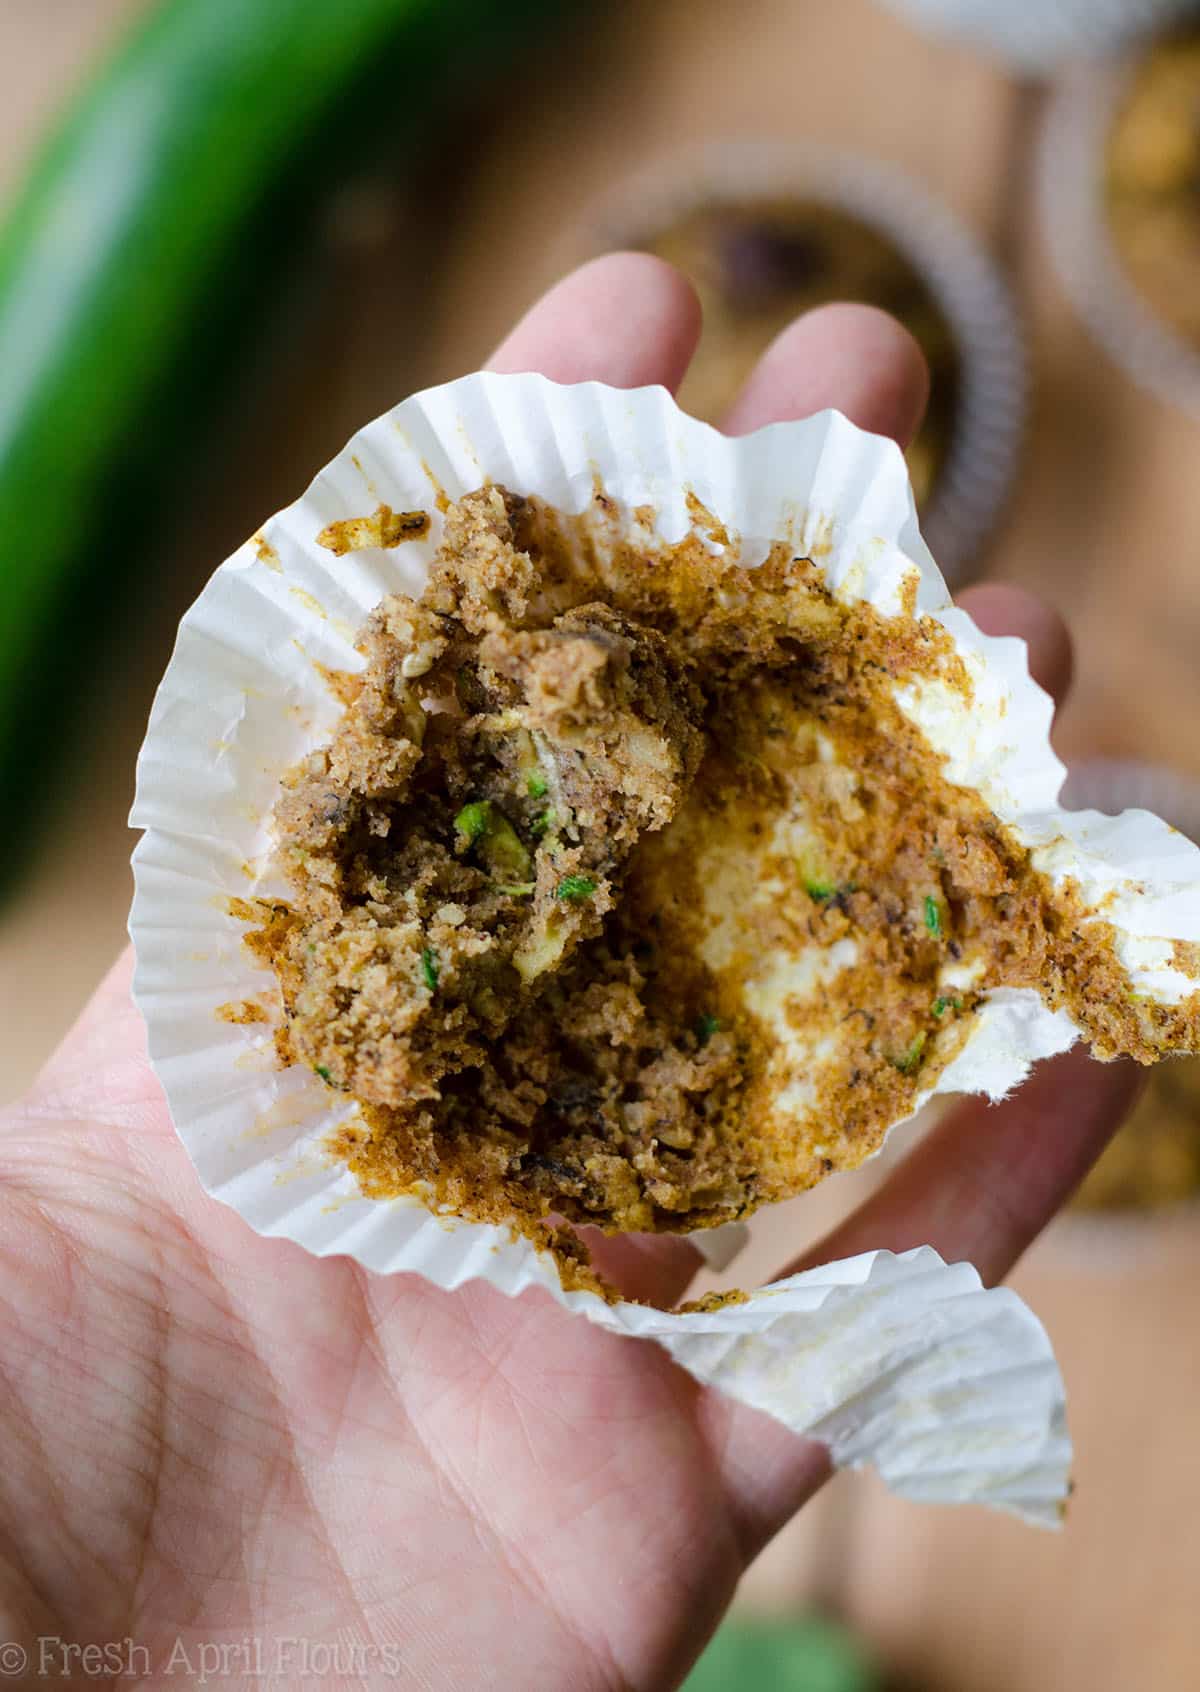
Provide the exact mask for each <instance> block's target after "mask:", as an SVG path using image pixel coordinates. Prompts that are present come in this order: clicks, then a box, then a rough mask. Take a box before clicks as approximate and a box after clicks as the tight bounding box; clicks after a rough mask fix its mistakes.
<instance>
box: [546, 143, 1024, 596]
mask: <svg viewBox="0 0 1200 1692" xmlns="http://www.w3.org/2000/svg"><path fill="white" fill-rule="evenodd" d="M614 247H641V248H644V249H646V250H647V251H651V252H655V253H657V254H658V255H659V257H661V258H665V259H667V260H669V261H670V262H671V263H673V264H675V265H677V266H678V267H679V268H681V269H682V270H684V271H685V272H686V273H687V274H688V275H689V276H690V277H691V279H692V281H693V282H694V283H695V285H696V287H697V289H698V291H699V293H700V296H701V300H702V303H703V305H704V313H705V322H704V328H703V332H702V335H701V340H700V346H699V349H698V351H697V353H696V356H695V358H694V359H693V362H692V366H691V369H690V371H689V373H688V376H687V377H686V378H685V380H684V383H683V386H682V389H681V392H680V403H681V405H682V406H683V407H684V409H685V410H688V411H692V412H694V413H695V414H696V415H697V416H700V417H703V418H704V419H705V420H706V421H707V422H711V423H719V422H720V418H721V413H722V412H724V411H725V410H726V409H727V407H728V405H729V404H730V403H731V401H732V399H733V397H734V396H735V395H736V393H737V391H738V390H739V389H740V387H741V385H742V382H743V381H744V380H745V379H746V377H748V376H749V374H750V370H751V368H752V366H753V364H754V363H755V362H756V361H757V359H758V357H759V356H760V355H761V353H762V352H763V351H764V350H765V348H766V346H767V344H768V342H769V341H770V340H771V339H773V337H774V335H775V334H776V333H777V332H778V331H779V330H780V329H781V328H783V327H784V326H785V324H786V323H787V322H789V321H790V320H791V319H792V318H793V317H794V316H796V315H797V314H798V313H799V312H801V311H805V310H809V309H811V308H812V307H814V306H817V305H821V304H826V303H829V302H830V301H833V300H839V301H840V300H854V301H861V302H863V303H866V304H870V305H875V306H878V307H879V308H880V309H882V310H885V311H889V312H891V313H892V315H893V316H895V317H898V318H899V319H900V321H901V322H902V323H904V324H905V326H906V327H907V328H908V329H909V330H910V332H911V333H912V334H913V335H914V336H915V337H916V339H917V340H918V342H919V343H920V345H921V348H922V351H923V352H924V354H925V358H926V362H927V363H928V364H929V366H930V371H931V378H932V385H931V392H930V404H929V406H928V408H927V411H926V415H925V418H924V420H923V422H922V425H921V427H920V429H919V430H918V433H917V436H916V438H915V440H914V441H913V443H912V445H911V446H910V448H909V451H908V463H909V474H910V476H911V478H912V480H913V483H914V486H915V488H916V491H917V499H918V503H919V506H920V508H921V525H922V530H923V532H924V534H925V537H926V539H927V541H928V544H929V546H930V548H931V550H932V551H933V553H934V556H935V557H936V558H937V560H938V564H939V566H940V568H941V570H942V572H943V574H944V575H945V576H946V578H947V580H948V581H950V582H951V583H957V582H959V581H964V580H967V579H968V578H969V577H970V575H971V574H972V573H973V571H974V570H975V569H976V568H977V565H978V555H979V552H980V550H981V548H982V546H983V544H984V543H985V541H986V540H987V538H988V536H989V534H990V532H991V530H992V529H993V528H994V527H995V525H996V523H997V521H998V519H999V518H1000V516H1001V513H1002V511H1003V508H1004V504H1005V501H1006V500H1007V498H1008V495H1009V493H1010V491H1011V489H1012V486H1013V482H1014V480H1015V477H1016V473H1017V469H1018V465H1019V462H1020V453H1021V444H1022V439H1023V435H1024V428H1025V414H1026V408H1027V388H1028V375H1027V359H1026V352H1025V341H1024V334H1023V330H1022V326H1021V322H1020V318H1019V314H1018V310H1017V306H1016V302H1015V300H1014V299H1013V296H1012V294H1011V291H1010V289H1009V287H1008V285H1007V283H1006V281H1005V279H1004V277H1003V276H1002V275H1001V273H1000V271H999V269H998V268H997V267H996V265H995V264H993V262H992V261H991V259H990V258H989V256H988V255H987V253H986V252H985V251H984V249H983V247H982V245H981V244H980V242H979V241H978V240H977V239H976V237H975V235H974V234H973V232H972V231H971V230H970V229H969V228H967V227H966V226H965V225H964V224H963V223H962V222H961V221H960V220H959V219H958V218H956V217H955V216H954V215H953V214H952V213H951V212H950V211H949V210H948V209H947V208H946V207H945V206H944V205H943V204H941V203H940V202H939V201H938V200H937V199H936V198H935V197H934V196H933V195H932V194H930V193H929V192H928V190H927V189H925V188H924V187H923V186H922V185H921V184H920V183H919V182H917V181H916V180H914V179H913V178H912V177H911V176H908V175H906V174H905V173H904V172H903V171H901V170H899V169H897V168H896V167H895V166H894V165H892V164H890V163H887V162H886V161H884V160H881V159H874V158H870V157H867V156H864V155H861V154H857V153H852V152H848V151H845V150H843V149H841V148H836V147H829V146H824V145H822V144H820V143H818V142H815V141H806V142H779V141H769V140H756V139H753V138H750V137H742V138H739V139H731V140H727V141H715V142H712V143H709V144H707V145H704V146H701V147H693V148H689V149H687V150H684V151H682V152H679V153H676V154H672V155H669V156H666V157H664V158H662V159H660V160H658V161H657V162H655V163H652V164H649V165H647V166H646V167H645V168H644V169H642V170H639V171H638V172H637V173H636V174H635V175H634V176H633V177H631V178H628V179H626V180H624V181H623V182H622V183H621V184H620V185H619V186H618V187H617V188H616V189H615V190H613V191H610V192H609V193H608V194H606V195H605V196H604V197H603V199H601V200H600V201H599V202H597V203H596V204H594V205H592V206H591V207H588V208H586V209H585V211H584V212H583V214H582V215H581V218H580V221H579V226H578V228H577V229H576V230H575V231H573V232H572V234H571V236H570V238H569V241H568V242H567V243H566V246H565V250H564V266H565V264H567V263H571V262H577V261H578V260H580V259H581V258H585V257H591V256H594V255H595V253H596V252H598V251H606V250H610V249H612V248H614Z"/></svg>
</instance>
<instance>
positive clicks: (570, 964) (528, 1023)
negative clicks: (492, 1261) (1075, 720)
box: [248, 486, 1200, 1231]
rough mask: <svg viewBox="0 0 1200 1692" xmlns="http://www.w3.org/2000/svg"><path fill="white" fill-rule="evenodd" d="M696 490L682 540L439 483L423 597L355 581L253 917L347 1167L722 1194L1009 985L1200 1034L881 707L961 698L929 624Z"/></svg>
mask: <svg viewBox="0 0 1200 1692" xmlns="http://www.w3.org/2000/svg"><path fill="white" fill-rule="evenodd" d="M693 518H694V523H693V529H692V532H691V533H690V534H689V535H688V536H687V537H686V538H685V540H683V541H682V542H680V543H678V544H676V545H674V546H669V545H665V544H663V543H661V542H660V541H657V540H656V539H655V538H654V536H653V530H652V525H651V523H650V522H649V521H648V520H647V519H646V518H645V514H642V517H641V519H640V520H639V518H638V514H633V517H632V519H631V518H630V515H629V514H619V513H617V511H616V510H615V508H614V507H613V506H612V505H611V503H610V502H609V501H608V500H607V499H606V497H605V496H604V494H603V493H602V492H597V494H596V498H595V500H594V502H593V504H592V506H591V508H590V509H589V510H588V511H587V512H585V513H584V514H583V515H582V516H581V517H566V516H564V515H562V514H560V513H558V512H556V511H554V510H553V509H552V508H550V507H548V506H547V505H545V504H544V503H542V502H540V501H538V500H534V499H524V498H520V497H518V496H515V495H513V494H511V493H508V492H507V491H506V490H504V489H503V488H500V487H495V486H490V487H485V488H483V489H480V490H479V491H477V492H475V493H471V494H468V495H466V496H465V497H464V498H462V499H461V500H459V501H458V502H457V503H454V504H448V507H447V510H446V512H445V524H444V531H443V538H442V541H441V545H440V548H439V551H438V555H437V558H436V561H435V564H434V567H433V570H432V573H431V576H430V578H429V581H428V585H427V587H426V588H425V591H424V592H423V593H422V595H421V597H420V599H419V600H414V599H412V598H409V597H407V596H404V595H400V594H396V595H392V596H390V597H388V598H386V599H385V600H384V601H383V602H382V603H381V604H380V605H379V606H378V607H377V609H376V610H375V612H374V613H373V615H372V616H371V618H370V620H369V621H368V623H367V625H366V627H365V628H364V630H363V631H362V634H361V637H360V642H359V647H360V650H361V652H362V654H363V657H364V659H365V661H366V662H365V668H364V669H363V670H362V671H361V672H360V673H358V674H355V675H353V676H345V677H342V678H340V680H339V687H340V689H341V691H342V697H343V698H344V701H345V711H344V715H343V717H342V720H341V722H340V725H339V727H338V729H337V731H336V733H335V734H334V736H333V738H332V740H331V741H330V743H329V744H328V745H327V746H325V747H323V748H321V749H320V750H318V751H316V752H314V753H313V754H312V755H311V756H310V757H309V758H308V759H307V760H306V761H305V762H304V764H303V765H301V766H300V767H299V768H298V769H296V770H294V771H293V772H291V774H290V775H289V776H288V778H287V779H286V781H285V783H284V788H283V791H282V793H281V796H280V799H279V802H278V805H277V808H276V817H275V821H276V830H277V835H278V841H279V850H280V855H281V859H282V863H283V865H284V869H285V873H286V875H287V878H288V882H289V884H290V895H291V896H290V898H289V900H288V901H287V902H286V903H279V904H277V905H275V906H273V907H270V908H269V909H267V908H265V907H264V910H265V911H266V917H265V920H263V921H262V922H261V923H260V925H259V926H258V927H256V929H255V931H254V932H253V933H252V934H251V935H250V936H249V937H248V938H249V943H250V944H251V945H252V947H253V948H254V949H255V951H256V952H257V953H258V954H259V955H260V956H262V957H264V958H265V959H266V960H267V961H269V963H270V964H271V966H272V968H273V969H274V971H275V973H276V975H277V977H278V981H279V986H280V989H281V994H282V1001H283V1007H284V1017H285V1020H284V1024H283V1027H282V1029H281V1034H280V1047H281V1051H282V1054H283V1056H284V1058H285V1060H286V1061H290V1062H296V1063H304V1064H307V1065H308V1066H309V1067H311V1068H312V1069H313V1070H315V1072H316V1073H317V1074H318V1075H319V1076H320V1077H321V1078H322V1080H323V1081H324V1082H326V1083H327V1084H328V1085H329V1086H330V1087H331V1088H334V1089H337V1090H339V1091H340V1092H343V1093H345V1094H348V1095H350V1096H351V1097H352V1098H353V1099H354V1100H356V1101H357V1102H358V1106H359V1109H358V1111H357V1112H356V1113H354V1114H353V1115H351V1116H350V1117H349V1119H348V1121H347V1122H346V1124H345V1125H344V1126H343V1127H342V1129H341V1130H340V1131H339V1137H338V1149H339V1151H340V1153H341V1155H342V1156H344V1157H345V1158H346V1160H347V1161H348V1162H349V1164H350V1166H351V1167H352V1169H353V1170H354V1172H355V1174H356V1175H357V1177H358V1180H359V1182H360V1185H361V1186H362V1188H363V1190H364V1191H366V1192H368V1193H370V1194H374V1195H379V1196H386V1195H392V1194H397V1193H402V1192H408V1191H416V1192H419V1193H421V1194H422V1195H423V1196H424V1197H426V1198H427V1199H428V1200H429V1201H430V1202H432V1203H434V1204H437V1205H440V1206H444V1207H447V1208H449V1209H451V1210H453V1211H454V1212H455V1213H456V1214H460V1215H465V1216H470V1217H473V1218H476V1219H492V1220H498V1219H505V1220H510V1221H511V1220H516V1221H517V1222H519V1223H520V1222H525V1223H532V1222H535V1221H537V1220H538V1219H540V1218H544V1217H547V1216H560V1217H563V1218H566V1219H567V1220H568V1221H570V1222H573V1223H581V1222H592V1223H596V1224H598V1225H600V1226H601V1227H603V1228H606V1229H609V1230H614V1231H629V1230H666V1229H677V1230H683V1229H693V1228H697V1227H704V1226H710V1225H713V1224H716V1223H719V1222H724V1221H728V1220H731V1219H733V1218H736V1217H740V1216H744V1215H746V1214H748V1213H749V1212H751V1211H752V1210H754V1209H755V1208H756V1207H757V1206H758V1205H760V1204H762V1203H765V1202H769V1201H773V1200H777V1199H781V1198H784V1197H787V1196H788V1195H790V1194H793V1193H795V1192H798V1191H800V1190H801V1189H803V1188H806V1187H808V1186H811V1185H812V1184H813V1183H814V1182H816V1181H818V1180H820V1179H821V1177H822V1176H823V1175H824V1174H826V1173H828V1172H830V1171H831V1170H833V1169H836V1168H850V1167H853V1166H855V1165H856V1164H858V1163H860V1162H861V1161H862V1160H863V1159H864V1158H866V1157H868V1156H869V1155H870V1154H871V1153H872V1152H874V1151H875V1150H877V1149H878V1147H879V1145H880V1144H881V1142H882V1140H883V1138H884V1136H885V1134H886V1132H887V1130H888V1129H889V1128H890V1127H891V1126H892V1125H893V1124H894V1123H895V1122H897V1121H898V1120H900V1119H901V1118H903V1117H904V1116H905V1115H907V1114H909V1112H910V1111H911V1110H912V1108H913V1107H914V1105H915V1103H916V1101H917V1100H918V1099H919V1098H920V1097H921V1096H923V1095H925V1094H926V1093H928V1091H929V1090H930V1088H931V1087H932V1085H933V1083H934V1081H935V1080H936V1078H937V1076H938V1075H939V1074H940V1073H941V1072H942V1071H943V1070H944V1069H945V1067H946V1066H947V1065H948V1064H949V1063H950V1062H951V1061H952V1060H953V1058H954V1057H955V1056H956V1055H957V1054H958V1052H959V1051H960V1050H961V1049H962V1047H963V1045H964V1043H965V1042H966V1040H967V1039H968V1038H969V1037H970V1035H971V1033H972V1031H973V1028H974V1023H975V1017H976V1013H977V1011H978V1007H979V1006H980V1005H981V1003H982V1002H983V1000H984V997H985V996H986V995H987V994H988V993H990V992H992V991H993V990H995V989H996V988H1000V987H1025V988H1033V989H1035V990H1036V991H1037V992H1038V993H1039V994H1040V995H1041V996H1042V997H1043V999H1044V1000H1045V1001H1046V1002H1047V1003H1049V1004H1050V1005H1051V1006H1053V1007H1055V1008H1057V1007H1063V1008H1065V1009H1067V1010H1068V1012H1069V1013H1070V1015H1071V1017H1072V1018H1073V1020H1074V1021H1075V1023H1076V1024H1077V1026H1078V1027H1079V1028H1080V1029H1081V1030H1082V1031H1083V1032H1084V1033H1085V1035H1086V1036H1087V1037H1088V1038H1089V1040H1090V1041H1091V1043H1092V1045H1093V1048H1094V1049H1095V1051H1096V1052H1097V1053H1098V1054H1099V1055H1100V1056H1102V1057H1111V1056H1115V1055H1117V1054H1120V1053H1127V1054H1131V1055H1133V1056H1134V1057H1136V1058H1138V1059H1140V1060H1141V1061H1143V1062H1149V1061H1152V1060H1154V1059H1155V1058H1157V1057H1158V1056H1160V1055H1162V1053H1163V1052H1164V1051H1167V1050H1175V1049H1190V1050H1196V1049H1197V1048H1200V992H1197V993H1195V994H1193V995H1192V996H1191V997H1189V998H1186V999H1184V1000H1183V1001H1181V1002H1180V1003H1177V1004H1175V1005H1166V1006H1164V1005H1160V1004H1158V1003H1156V1002H1153V1001H1151V1000H1148V999H1146V998H1145V997H1143V996H1142V995H1139V994H1137V993H1135V992H1134V991H1133V990H1132V986H1131V982H1130V979H1129V977H1128V976H1127V975H1126V973H1125V971H1124V969H1123V967H1122V966H1121V964H1120V963H1119V961H1118V958H1117V955H1116V949H1115V948H1114V945H1113V933H1112V930H1111V929H1110V928H1109V927H1108V925H1107V924H1106V923H1105V922H1103V921H1102V920H1096V918H1095V917H1094V915H1092V914H1089V913H1085V912H1084V911H1083V909H1082V907H1081V906H1080V905H1079V903H1078V901H1077V900H1076V897H1075V895H1074V893H1073V891H1072V888H1071V886H1070V884H1065V885H1058V886H1055V885H1053V884H1052V883H1051V881H1050V880H1049V879H1048V877H1047V876H1045V875H1044V874H1042V873H1041V872H1040V871H1039V870H1037V869H1036V868H1035V866H1034V865H1033V863H1032V861H1031V858H1030V854H1029V853H1028V851H1027V850H1026V849H1025V848H1024V847H1023V846H1022V845H1021V843H1020V842H1019V841H1018V839H1017V838H1016V837H1015V835H1014V834H1013V833H1012V832H1011V831H1010V830H1009V829H1007V828H1006V827H1005V826H1004V825H1003V824H1002V823H1001V822H1000V821H999V819H998V818H997V817H996V816H995V815H994V814H993V813H992V812H991V811H990V810H989V809H988V808H987V807H986V805H985V804H984V803H983V801H982V800H981V799H980V797H979V796H978V794H976V793H975V792H974V791H972V790H970V789H967V788H963V787H959V786H955V785H954V784H952V783H951V782H950V780H949V779H948V778H947V776H946V774H945V771H944V767H943V760H942V758H941V757H940V756H939V755H938V754H937V753H936V752H935V751H934V750H933V749H932V748H931V746H930V745H929V744H928V742H927V741H926V740H925V739H924V737H923V736H922V734H921V732H920V731H919V730H918V729H917V728H916V727H915V725H914V724H913V723H912V722H911V721H910V720H909V718H908V717H907V716H906V715H905V714H904V712H903V711H902V710H901V708H900V706H899V705H898V703H897V690H898V689H899V688H901V687H902V686H905V685H909V684H913V683H915V682H918V681H922V680H923V681H926V682H931V683H936V684H937V685H938V686H941V687H949V688H952V689H956V690H958V691H960V692H966V693H969V691H970V688H971V682H970V679H969V677H968V675H967V673H966V670H965V668H964V665H963V663H962V660H961V658H960V657H959V655H958V654H957V652H956V650H955V648H954V645H953V643H952V641H951V640H950V638H949V636H948V635H947V634H946V632H945V630H944V629H943V628H942V626H941V625H940V624H939V623H938V622H936V621H935V620H933V619H931V618H925V617H919V616H917V615H916V614H915V613H914V611H913V609H912V607H911V606H909V607H908V609H907V611H906V612H905V614H903V615H900V616H891V617H889V616H885V615H884V614H882V613H881V612H880V611H878V610H876V609H875V608H873V607H872V606H870V605H868V604H865V603H857V604H845V603H842V602H841V601H840V600H838V599H837V598H835V596H833V595H832V594H831V593H830V591H829V589H828V587H827V585H826V583H825V580H824V577H823V574H822V572H821V570H820V568H819V567H818V565H817V564H816V563H814V562H813V561H812V560H811V559H808V558H803V557H796V556H794V554H793V552H792V550H791V549H790V548H787V547H784V546H782V545H778V546H776V547H774V548H773V549H772V550H771V551H770V553H769V555H768V557H767V558H766V560H765V562H763V563H762V564H761V565H760V566H758V567H757V568H748V567H746V566H745V565H744V564H743V563H742V562H741V559H740V555H739V550H738V547H737V545H736V544H735V543H733V542H732V541H731V539H730V537H729V536H728V534H727V533H726V532H725V531H724V530H723V529H722V528H721V526H720V524H719V523H717V522H716V521H715V520H714V519H712V518H711V517H709V515H708V514H707V513H705V512H703V511H702V510H700V509H699V508H696V509H695V510H694V512H693ZM601 534H603V537H604V538H603V544H598V537H599V536H600V535H601ZM1177 950H1178V959H1177V962H1178V965H1179V967H1180V968H1181V969H1183V971H1184V973H1185V974H1187V975H1189V976H1191V977H1192V978H1197V977H1200V960H1197V959H1196V958H1195V957H1191V956H1188V957H1185V956H1184V953H1188V952H1194V950H1195V948H1187V947H1182V946H1181V947H1179V948H1178V949H1177Z"/></svg>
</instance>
